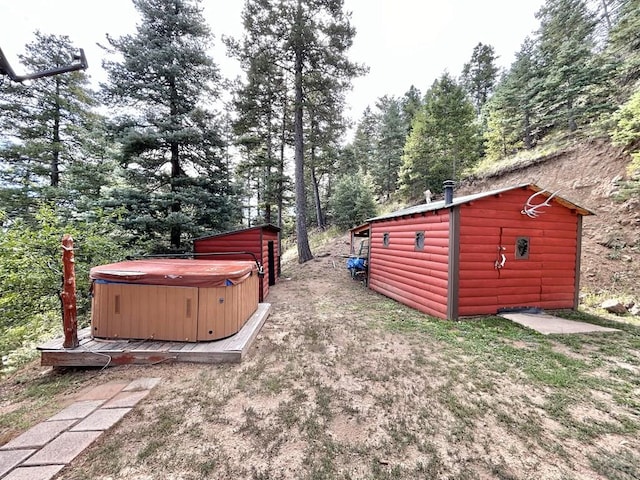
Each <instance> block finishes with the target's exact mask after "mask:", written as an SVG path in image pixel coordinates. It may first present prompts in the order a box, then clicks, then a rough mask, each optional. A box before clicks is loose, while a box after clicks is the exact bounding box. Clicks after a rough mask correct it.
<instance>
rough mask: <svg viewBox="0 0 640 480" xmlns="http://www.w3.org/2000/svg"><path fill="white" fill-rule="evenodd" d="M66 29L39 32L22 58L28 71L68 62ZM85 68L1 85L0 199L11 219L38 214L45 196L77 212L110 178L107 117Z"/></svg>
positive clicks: (58, 65)
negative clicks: (98, 110)
mask: <svg viewBox="0 0 640 480" xmlns="http://www.w3.org/2000/svg"><path fill="white" fill-rule="evenodd" d="M73 51H74V48H73V46H72V45H71V42H70V40H69V38H68V37H66V36H55V35H47V34H43V33H40V32H36V33H35V40H34V41H33V42H32V43H30V44H28V45H27V46H26V54H25V55H22V56H20V60H21V62H22V63H23V64H24V65H25V66H26V67H27V69H29V70H30V71H42V70H48V69H52V68H56V67H60V66H63V65H66V64H68V63H69V56H70V52H73ZM96 104H97V102H96V100H95V98H94V96H93V93H92V92H91V90H90V89H89V87H88V77H87V75H86V74H85V73H84V72H82V71H75V72H69V73H65V74H61V75H55V76H52V77H46V78H40V79H38V80H34V81H33V82H30V83H29V84H16V85H14V84H8V83H7V84H5V88H3V90H2V91H1V92H0V108H1V110H2V115H1V116H0V131H1V132H2V137H0V158H1V159H2V161H3V164H4V165H3V168H0V185H1V187H0V200H1V203H2V206H3V208H4V209H5V212H6V214H7V216H8V217H9V218H17V217H21V218H23V219H25V220H30V219H33V216H34V214H35V213H36V211H37V209H38V208H39V207H38V205H39V204H40V203H41V202H43V201H45V202H46V201H49V202H56V203H58V204H59V205H61V206H64V207H65V208H67V209H68V212H67V215H69V216H70V215H73V214H75V212H77V211H78V210H79V209H81V208H82V207H81V205H87V204H88V203H90V202H91V199H95V198H97V197H98V196H99V194H100V188H101V187H102V186H103V185H105V184H106V183H107V182H108V171H107V170H106V168H105V167H106V165H105V162H103V161H102V159H103V157H104V155H105V150H104V149H105V144H104V140H103V136H102V130H101V119H100V118H99V117H98V116H97V115H96V114H95V113H93V112H92V108H93V107H95V106H96Z"/></svg>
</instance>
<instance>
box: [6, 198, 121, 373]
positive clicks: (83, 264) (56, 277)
mask: <svg viewBox="0 0 640 480" xmlns="http://www.w3.org/2000/svg"><path fill="white" fill-rule="evenodd" d="M3 215H4V214H3ZM3 215H0V221H2V222H3V223H4V224H3V225H2V228H1V229H0V327H1V328H2V332H3V334H2V336H1V337H0V357H2V358H3V360H2V363H1V364H0V369H1V368H2V367H3V366H4V364H5V363H7V355H9V354H10V353H11V352H13V351H15V350H16V349H18V348H19V347H20V346H23V345H28V344H29V343H30V342H34V341H37V340H39V339H40V338H42V337H43V336H50V335H52V334H53V333H59V332H61V327H62V314H61V310H60V300H59V292H60V290H61V282H62V265H61V263H62V248H61V239H62V236H63V235H64V234H70V235H71V236H72V237H73V238H74V240H75V248H76V252H75V261H76V264H75V266H76V289H77V307H78V319H79V322H80V323H81V324H87V322H88V319H89V312H90V308H91V298H90V294H89V270H90V268H91V267H93V266H95V265H100V264H104V263H110V262H113V261H116V260H121V259H122V258H123V257H124V256H126V254H127V252H126V251H123V250H122V249H121V247H120V246H119V245H118V242H117V239H118V238H119V234H118V231H117V230H116V229H114V227H113V222H112V221H113V218H110V217H107V216H104V215H103V214H102V213H101V212H95V213H94V215H92V216H91V218H90V219H89V218H87V219H85V220H82V221H75V222H67V221H64V220H63V219H62V216H61V212H60V210H58V209H56V208H55V207H52V206H51V205H47V204H42V205H41V206H40V208H39V209H38V211H37V213H36V215H35V218H34V222H35V223H27V222H24V221H22V220H15V221H11V222H8V221H7V220H6V217H5V216H3ZM87 217H88V216H87ZM9 363H11V361H9Z"/></svg>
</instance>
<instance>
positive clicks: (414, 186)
mask: <svg viewBox="0 0 640 480" xmlns="http://www.w3.org/2000/svg"><path fill="white" fill-rule="evenodd" d="M479 150H480V129H479V126H478V125H477V123H476V115H475V113H474V109H473V105H471V103H470V102H469V100H468V98H467V95H466V93H465V92H464V90H463V89H462V87H460V86H459V85H458V84H457V83H456V82H455V81H454V80H453V79H452V78H451V77H450V76H449V75H448V74H446V73H445V74H443V75H442V77H440V79H438V80H436V81H435V82H434V84H433V85H432V87H431V88H430V89H429V91H428V92H427V94H426V95H425V101H424V106H423V108H422V110H420V111H419V112H418V113H417V114H416V116H415V117H414V120H413V125H412V129H411V133H410V134H409V136H408V138H407V142H406V144H405V148H404V156H403V164H402V169H401V172H400V175H401V183H402V187H401V190H402V193H403V196H404V197H405V198H407V199H414V198H422V195H423V192H424V190H425V189H427V188H428V189H430V190H431V191H432V192H438V191H441V190H442V182H443V181H444V180H446V179H452V180H455V179H456V178H458V176H459V175H460V172H461V171H462V170H463V169H464V168H466V167H469V166H471V165H473V164H474V163H475V162H476V161H477V160H478V158H479V156H480V152H479Z"/></svg>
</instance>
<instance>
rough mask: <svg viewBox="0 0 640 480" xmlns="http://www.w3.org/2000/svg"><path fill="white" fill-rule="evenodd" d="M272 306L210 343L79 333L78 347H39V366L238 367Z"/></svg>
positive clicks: (263, 307) (54, 342)
mask: <svg viewBox="0 0 640 480" xmlns="http://www.w3.org/2000/svg"><path fill="white" fill-rule="evenodd" d="M270 310H271V304H269V303H260V304H258V309H257V310H256V312H255V313H254V314H253V315H252V316H251V317H250V318H249V320H247V322H246V323H245V324H244V326H243V327H242V329H241V330H240V331H239V332H238V333H236V334H235V335H232V336H231V337H228V338H225V339H223V340H218V341H211V342H198V343H194V342H161V341H154V340H124V339H123V340H103V339H99V338H93V337H92V336H91V327H87V328H84V329H82V330H80V331H79V332H78V340H79V341H80V346H78V347H77V348H73V349H69V348H64V347H63V346H62V343H63V340H64V339H63V338H57V339H55V340H51V341H50V342H47V343H45V344H43V345H40V346H39V347H37V348H38V350H40V354H41V357H40V364H41V365H46V366H54V367H107V366H110V365H124V364H146V365H150V364H156V363H163V362H194V363H240V362H241V361H242V358H243V357H244V356H245V354H246V353H247V351H248V350H249V348H250V347H251V344H252V343H253V341H254V340H255V338H256V336H257V335H258V332H259V331H260V329H261V328H262V325H264V322H265V320H266V319H267V317H268V316H269V311H270Z"/></svg>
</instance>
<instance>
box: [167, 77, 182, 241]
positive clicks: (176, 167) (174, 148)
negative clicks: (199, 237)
mask: <svg viewBox="0 0 640 480" xmlns="http://www.w3.org/2000/svg"><path fill="white" fill-rule="evenodd" d="M170 87H171V107H170V115H171V119H172V122H171V123H172V124H173V126H174V127H175V126H177V125H175V121H176V120H175V119H176V117H177V115H178V107H177V100H176V99H177V98H178V92H177V90H176V86H175V82H174V81H173V80H171V82H170ZM170 145H171V180H170V181H171V193H173V194H175V193H176V192H177V191H178V185H177V183H178V182H177V181H176V180H177V179H178V177H180V175H181V172H180V148H179V145H178V143H177V142H171V144H170ZM180 210H181V206H180V201H179V200H177V199H174V201H173V202H172V203H171V213H179V212H180ZM181 234H182V229H181V228H180V225H179V224H178V225H172V226H171V239H170V241H171V248H172V249H173V250H179V249H180V236H181Z"/></svg>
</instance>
